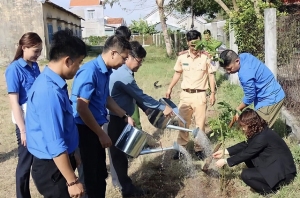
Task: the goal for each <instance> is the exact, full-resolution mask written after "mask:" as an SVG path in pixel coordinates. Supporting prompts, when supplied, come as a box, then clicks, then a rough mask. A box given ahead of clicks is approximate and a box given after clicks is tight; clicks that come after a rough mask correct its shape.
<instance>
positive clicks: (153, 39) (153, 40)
mask: <svg viewBox="0 0 300 198" xmlns="http://www.w3.org/2000/svg"><path fill="white" fill-rule="evenodd" d="M154 37H155V35H154V34H152V45H153V44H154V43H155V38H154Z"/></svg>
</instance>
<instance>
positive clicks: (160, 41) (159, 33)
mask: <svg viewBox="0 0 300 198" xmlns="http://www.w3.org/2000/svg"><path fill="white" fill-rule="evenodd" d="M159 47H161V32H160V33H159Z"/></svg>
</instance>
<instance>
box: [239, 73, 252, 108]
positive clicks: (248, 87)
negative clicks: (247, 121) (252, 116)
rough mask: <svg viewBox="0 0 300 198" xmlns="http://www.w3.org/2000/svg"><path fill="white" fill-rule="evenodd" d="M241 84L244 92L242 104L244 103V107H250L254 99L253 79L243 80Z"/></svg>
mask: <svg viewBox="0 0 300 198" xmlns="http://www.w3.org/2000/svg"><path fill="white" fill-rule="evenodd" d="M241 84H242V87H243V91H244V98H243V103H245V104H246V105H250V104H251V103H252V102H253V101H254V99H255V97H256V92H255V83H254V79H253V78H249V79H246V80H244V82H241Z"/></svg>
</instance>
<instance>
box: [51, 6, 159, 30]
mask: <svg viewBox="0 0 300 198" xmlns="http://www.w3.org/2000/svg"><path fill="white" fill-rule="evenodd" d="M51 2H53V3H55V4H57V5H59V6H61V7H63V8H65V9H68V8H69V4H70V0H51ZM120 2H121V3H120V4H118V3H116V4H114V5H113V7H110V5H106V6H105V9H104V16H108V17H112V18H118V17H123V18H124V19H125V21H126V23H127V25H129V24H131V21H132V20H139V19H140V18H143V17H144V16H146V15H147V14H149V13H150V12H151V11H152V10H153V9H155V8H156V4H155V0H150V1H149V0H147V1H146V0H144V1H143V0H120Z"/></svg>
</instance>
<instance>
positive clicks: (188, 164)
mask: <svg viewBox="0 0 300 198" xmlns="http://www.w3.org/2000/svg"><path fill="white" fill-rule="evenodd" d="M179 152H180V153H182V154H183V156H184V157H183V159H182V160H183V161H182V163H183V164H184V167H185V168H186V169H187V171H188V173H189V174H188V176H190V177H194V176H195V175H196V173H197V172H196V168H195V166H194V164H193V160H192V157H191V155H190V154H189V152H188V151H187V150H186V149H185V148H184V147H183V146H180V145H179Z"/></svg>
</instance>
